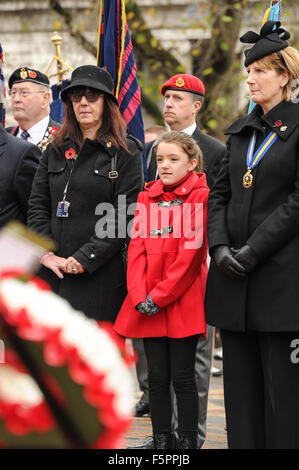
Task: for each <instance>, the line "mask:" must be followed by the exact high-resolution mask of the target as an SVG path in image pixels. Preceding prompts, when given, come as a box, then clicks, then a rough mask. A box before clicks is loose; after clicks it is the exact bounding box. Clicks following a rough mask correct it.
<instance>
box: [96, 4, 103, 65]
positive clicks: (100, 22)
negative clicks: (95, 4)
mask: <svg viewBox="0 0 299 470" xmlns="http://www.w3.org/2000/svg"><path fill="white" fill-rule="evenodd" d="M102 16H103V0H101V2H100V15H99V40H98V50H97V64H98V63H99V54H100V42H101V29H102Z"/></svg>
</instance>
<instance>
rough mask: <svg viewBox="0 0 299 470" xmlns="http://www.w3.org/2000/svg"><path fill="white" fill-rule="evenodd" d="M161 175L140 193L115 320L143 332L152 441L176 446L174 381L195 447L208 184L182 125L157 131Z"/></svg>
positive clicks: (133, 332)
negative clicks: (125, 292)
mask: <svg viewBox="0 0 299 470" xmlns="http://www.w3.org/2000/svg"><path fill="white" fill-rule="evenodd" d="M156 155H157V157H156V158H157V167H158V172H159V177H160V179H158V180H156V181H152V182H151V183H149V184H148V185H147V186H146V188H145V191H143V192H141V193H140V194H139V197H138V201H137V209H136V213H135V218H134V230H133V236H132V240H131V242H130V245H129V251H128V272H127V286H128V295H127V297H126V299H125V301H124V303H123V306H122V308H121V310H120V313H119V315H118V317H117V319H116V322H115V324H114V328H115V330H116V331H117V332H118V333H119V334H120V335H122V336H125V337H128V338H143V341H144V349H145V354H146V358H147V363H148V373H149V401H150V410H151V419H152V425H153V436H154V445H155V447H156V448H157V449H171V448H175V439H174V435H173V434H172V431H171V416H172V410H171V397H170V382H172V384H173V387H174V391H175V394H176V398H177V406H178V434H179V438H178V442H177V444H176V445H177V448H181V449H188V448H190V449H191V448H196V444H197V427H198V413H199V410H198V394H197V389H196V383H195V377H194V366H195V353H196V345H197V341H198V337H199V335H204V334H205V333H206V325H205V315H204V294H205V286H206V277H207V263H206V259H207V236H206V213H207V199H208V193H209V189H208V187H207V184H206V177H205V174H204V173H202V172H201V171H202V154H201V151H200V149H199V147H198V145H197V144H196V142H195V141H194V140H193V139H192V137H190V136H189V135H187V134H185V133H182V132H168V133H166V134H165V135H164V136H162V137H161V138H160V139H159V143H158V146H157V152H156Z"/></svg>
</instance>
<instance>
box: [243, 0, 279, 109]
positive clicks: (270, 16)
mask: <svg viewBox="0 0 299 470" xmlns="http://www.w3.org/2000/svg"><path fill="white" fill-rule="evenodd" d="M280 19H281V0H272V1H270V7H269V8H268V9H267V10H266V13H265V15H264V19H263V25H264V24H265V23H266V21H280ZM255 104H256V103H254V102H253V101H252V100H250V103H249V109H248V113H251V111H252V110H253V108H254V107H255Z"/></svg>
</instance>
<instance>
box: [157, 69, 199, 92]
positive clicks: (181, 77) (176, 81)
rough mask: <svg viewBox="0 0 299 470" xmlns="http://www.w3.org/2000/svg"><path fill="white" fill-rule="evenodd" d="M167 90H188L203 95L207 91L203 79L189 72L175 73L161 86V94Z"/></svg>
mask: <svg viewBox="0 0 299 470" xmlns="http://www.w3.org/2000/svg"><path fill="white" fill-rule="evenodd" d="M166 90H180V91H187V92H189V93H195V94H197V95H201V96H204V95H205V92H206V90H205V86H204V84H203V83H202V81H201V80H200V79H199V78H197V77H195V76H194V75H190V74H187V73H183V74H178V75H174V76H173V77H171V78H170V79H169V80H167V82H165V83H164V85H162V87H161V95H164V94H165V91H166Z"/></svg>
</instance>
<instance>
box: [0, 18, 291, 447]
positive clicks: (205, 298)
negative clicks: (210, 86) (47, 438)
mask: <svg viewBox="0 0 299 470" xmlns="http://www.w3.org/2000/svg"><path fill="white" fill-rule="evenodd" d="M289 37H290V35H289V33H288V32H287V31H286V30H284V29H283V28H281V25H280V23H279V22H273V21H268V22H266V23H265V25H264V26H263V27H262V29H261V31H260V34H259V35H258V34H256V33H254V32H252V31H249V32H247V33H246V34H245V35H244V36H242V38H241V41H242V42H244V43H248V44H253V45H252V46H251V47H250V48H248V49H247V50H246V51H245V64H244V65H245V67H246V70H247V74H248V79H247V84H248V86H249V91H250V95H251V99H252V101H253V102H254V103H255V107H254V109H253V110H252V111H251V112H250V113H249V114H247V115H245V116H243V117H241V118H240V119H238V120H237V121H236V122H234V123H233V124H232V125H231V126H230V127H229V129H228V130H227V132H226V134H227V135H228V136H229V137H228V140H227V143H226V145H224V144H223V143H222V142H220V141H218V140H217V139H215V138H213V137H211V136H209V135H208V134H206V133H204V132H203V131H202V130H201V129H200V128H199V126H198V125H197V123H196V119H197V115H198V112H199V111H200V110H201V108H202V105H203V101H204V97H205V86H204V83H203V82H202V80H200V79H199V78H198V77H196V76H194V75H190V74H178V75H175V76H173V77H170V78H169V80H167V81H166V82H165V83H164V84H162V86H161V95H162V96H163V99H164V101H163V103H164V104H163V116H164V120H165V127H163V126H152V127H151V128H148V129H147V132H146V133H145V137H146V156H147V158H146V162H147V170H148V177H149V178H148V179H149V181H148V182H146V184H144V178H143V174H144V171H143V167H142V161H143V160H142V147H143V146H142V144H141V143H140V142H139V141H138V140H137V139H135V138H134V137H132V136H131V135H128V134H127V132H126V125H125V122H124V120H123V118H122V116H121V114H120V111H119V108H118V103H117V99H116V98H115V96H114V94H113V88H114V84H113V80H112V78H111V76H110V74H109V73H108V72H107V71H106V70H104V69H102V68H100V67H97V66H94V65H83V66H80V67H78V68H77V69H75V70H74V71H73V72H72V76H71V80H70V83H69V85H68V86H67V87H66V88H64V89H63V91H62V92H61V99H62V100H63V102H64V108H65V111H64V120H63V123H62V125H60V124H59V123H56V122H53V121H52V120H51V118H50V116H49V113H50V99H51V95H50V89H49V79H48V77H47V76H46V75H44V74H43V73H41V72H40V71H38V70H34V69H31V68H28V67H25V66H24V67H20V68H19V69H17V70H15V71H14V73H13V74H12V75H11V77H10V78H9V81H8V85H9V95H10V97H11V103H12V112H13V116H14V119H15V120H16V126H15V127H11V128H8V129H6V130H4V129H3V128H2V127H1V128H0V157H1V158H0V164H1V169H2V172H1V187H0V200H1V204H0V206H1V208H0V227H3V226H4V225H5V224H6V223H7V222H8V221H10V220H19V221H21V222H23V223H27V224H28V226H29V227H30V228H31V229H33V230H35V231H36V232H38V233H40V234H42V235H44V236H45V237H47V238H49V239H51V240H53V241H54V242H55V244H56V250H55V252H49V253H47V254H46V255H44V256H43V257H42V259H41V269H40V272H39V275H40V276H41V277H42V278H43V279H46V280H47V281H48V282H49V284H50V285H51V287H52V289H53V291H54V292H56V293H57V294H59V295H60V296H62V297H63V298H65V299H67V300H68V301H69V302H70V303H71V304H72V306H73V307H74V308H76V309H78V310H81V311H83V312H84V313H85V314H86V315H87V316H88V317H89V318H93V319H95V320H97V321H108V322H111V323H113V324H114V329H115V331H116V332H117V333H118V334H119V335H121V336H122V337H123V338H131V339H132V343H133V347H134V349H135V350H136V351H137V353H138V358H139V361H138V363H137V376H138V381H139V384H140V388H141V389H142V391H143V395H142V397H141V399H140V402H139V403H137V405H136V415H137V416H141V415H143V414H144V413H146V412H147V413H148V412H150V416H151V421H152V428H153V435H152V436H150V437H149V438H148V439H146V441H145V442H144V443H142V444H141V445H140V446H137V447H136V448H140V449H174V448H177V449H196V448H197V449H199V448H201V447H202V445H203V443H204V441H205V438H206V428H207V426H206V422H207V403H208V390H209V380H210V370H211V356H212V343H213V328H214V327H216V328H217V329H220V335H221V341H222V347H223V372H224V397H225V411H226V427H227V436H228V446H229V448H233V449H236V448H251V449H254V448H297V449H298V448H299V433H298V429H299V400H298V396H299V373H298V365H297V364H295V363H294V362H292V361H291V352H292V349H291V344H292V342H293V340H294V339H296V338H299V315H298V313H297V308H298V307H299V294H298V292H299V290H298V285H299V263H298V259H299V117H298V116H299V114H298V110H299V108H298V104H297V100H294V99H292V98H293V95H292V93H293V90H292V85H293V83H294V82H295V81H296V80H297V79H298V78H299V54H298V52H297V51H296V50H295V49H294V48H292V47H290V46H289V45H288V39H289ZM9 134H11V135H9ZM129 228H130V230H129Z"/></svg>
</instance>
